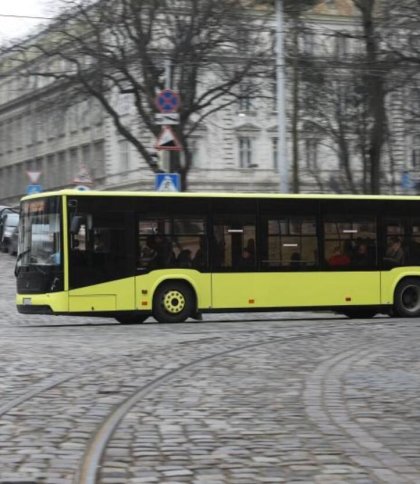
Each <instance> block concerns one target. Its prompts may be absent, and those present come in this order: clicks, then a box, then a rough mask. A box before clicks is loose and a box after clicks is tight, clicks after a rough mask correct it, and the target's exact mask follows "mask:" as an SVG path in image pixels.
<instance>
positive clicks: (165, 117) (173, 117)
mask: <svg viewBox="0 0 420 484" xmlns="http://www.w3.org/2000/svg"><path fill="white" fill-rule="evenodd" d="M155 123H156V124H166V125H168V124H172V125H175V124H179V113H156V114H155Z"/></svg>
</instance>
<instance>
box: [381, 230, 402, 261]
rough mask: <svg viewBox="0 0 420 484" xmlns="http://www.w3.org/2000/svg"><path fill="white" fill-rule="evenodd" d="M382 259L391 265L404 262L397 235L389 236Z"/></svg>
mask: <svg viewBox="0 0 420 484" xmlns="http://www.w3.org/2000/svg"><path fill="white" fill-rule="evenodd" d="M384 260H385V262H387V263H388V264H390V265H391V266H401V265H403V264H404V250H403V248H402V244H401V239H400V238H399V237H391V239H390V243H389V245H388V249H387V251H386V254H385V258H384Z"/></svg>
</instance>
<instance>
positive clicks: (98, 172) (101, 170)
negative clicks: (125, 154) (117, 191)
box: [93, 141, 105, 178]
mask: <svg viewBox="0 0 420 484" xmlns="http://www.w3.org/2000/svg"><path fill="white" fill-rule="evenodd" d="M93 168H94V169H93V176H94V178H101V177H103V176H105V152H104V143H103V141H98V142H97V143H95V144H94V146H93Z"/></svg>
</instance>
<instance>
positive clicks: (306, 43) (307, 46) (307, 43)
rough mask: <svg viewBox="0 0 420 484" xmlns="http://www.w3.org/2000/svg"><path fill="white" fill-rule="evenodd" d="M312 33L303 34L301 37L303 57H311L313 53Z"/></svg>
mask: <svg viewBox="0 0 420 484" xmlns="http://www.w3.org/2000/svg"><path fill="white" fill-rule="evenodd" d="M314 40H315V39H314V34H313V32H304V33H303V36H302V49H303V53H304V54H305V55H310V56H312V55H313V54H314V51H315V46H314Z"/></svg>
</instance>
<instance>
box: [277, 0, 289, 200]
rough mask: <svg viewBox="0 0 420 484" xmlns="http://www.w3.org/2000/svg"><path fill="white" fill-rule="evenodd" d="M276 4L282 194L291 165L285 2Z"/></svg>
mask: <svg viewBox="0 0 420 484" xmlns="http://www.w3.org/2000/svg"><path fill="white" fill-rule="evenodd" d="M275 2H276V22H277V28H276V80H277V84H276V93H277V167H278V170H279V178H280V180H279V181H280V185H279V188H280V193H289V163H288V159H287V147H286V114H285V109H286V106H285V104H286V103H285V89H284V84H285V82H284V77H285V75H284V71H285V65H284V50H283V24H284V22H283V0H275Z"/></svg>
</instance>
